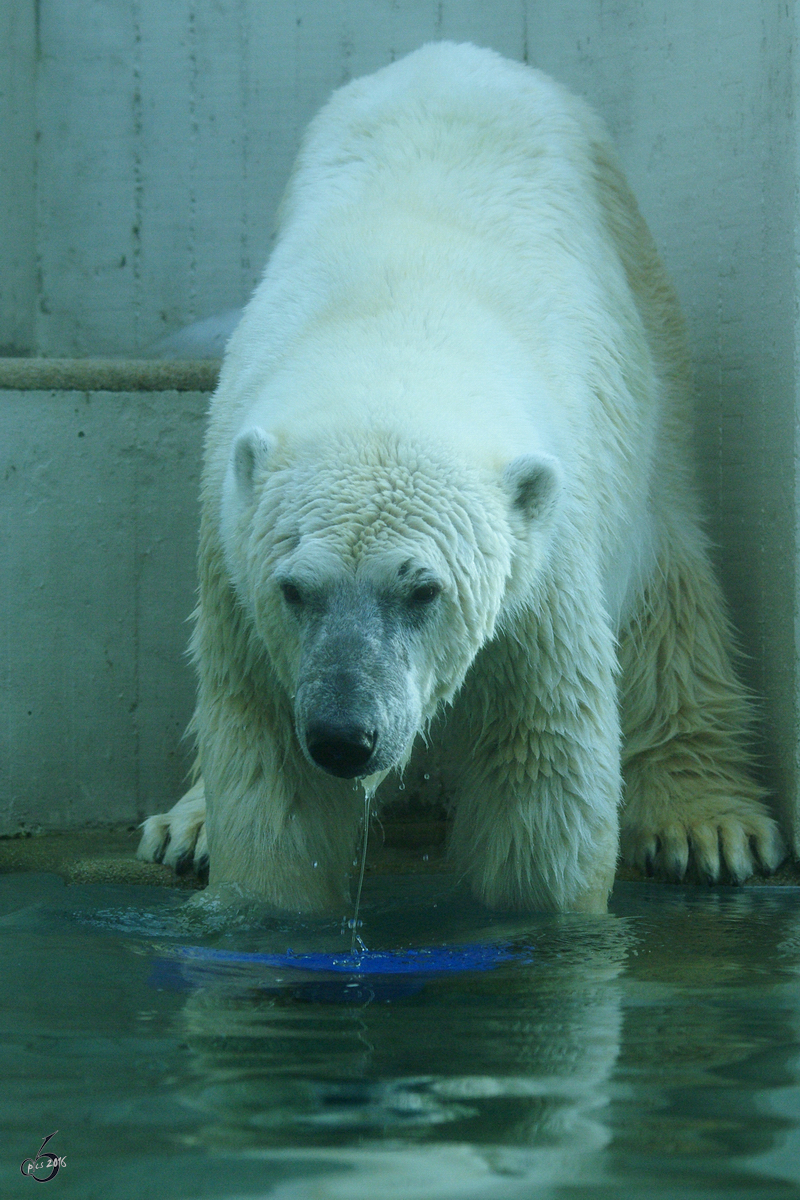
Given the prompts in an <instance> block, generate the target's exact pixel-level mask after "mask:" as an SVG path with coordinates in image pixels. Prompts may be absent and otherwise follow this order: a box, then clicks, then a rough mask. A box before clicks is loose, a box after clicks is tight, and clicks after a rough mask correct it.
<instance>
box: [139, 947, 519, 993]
mask: <svg viewBox="0 0 800 1200" xmlns="http://www.w3.org/2000/svg"><path fill="white" fill-rule="evenodd" d="M531 957H532V955H531V951H530V950H514V949H512V948H511V947H509V946H478V945H461V946H427V947H424V948H422V949H419V950H362V951H361V952H360V953H358V954H355V955H351V954H348V953H347V952H346V951H339V952H338V953H337V954H328V953H322V952H309V953H295V952H294V951H293V950H286V951H285V952H283V953H280V954H261V953H248V952H246V951H239V950H212V949H209V948H207V947H205V946H171V947H170V948H169V949H168V950H166V953H165V956H164V957H163V958H162V957H159V958H157V959H156V960H155V962H154V963H153V972H152V974H151V976H150V980H149V982H150V984H151V986H152V987H157V988H164V987H167V988H176V989H178V990H181V991H184V990H190V991H191V990H194V989H196V988H198V987H207V986H208V985H209V984H210V983H213V982H214V981H217V982H222V981H223V980H225V979H226V978H227V980H228V982H229V983H232V984H233V985H234V986H239V985H243V986H245V987H246V988H247V989H248V990H250V989H252V988H256V989H257V990H258V991H262V992H267V993H271V994H273V995H275V994H279V993H282V994H284V995H288V996H290V997H292V998H293V999H294V1000H301V1001H306V1002H312V1003H322V1004H369V1003H373V1002H378V1003H384V1004H385V1003H390V1002H391V1001H393V1000H401V999H403V998H405V997H407V996H413V995H414V994H415V993H416V992H419V991H421V990H422V988H423V987H425V985H426V984H427V983H429V982H430V981H431V980H434V979H436V978H439V977H441V976H442V975H450V976H453V975H455V974H456V973H457V972H466V971H488V970H491V969H492V968H493V967H497V966H500V965H502V964H503V963H509V962H517V963H528V962H530V961H531Z"/></svg>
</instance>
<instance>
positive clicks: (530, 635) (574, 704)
mask: <svg viewBox="0 0 800 1200" xmlns="http://www.w3.org/2000/svg"><path fill="white" fill-rule="evenodd" d="M545 591H546V595H543V596H542V598H541V603H540V604H539V605H538V607H537V611H535V612H534V611H532V612H531V613H529V614H528V615H527V616H526V617H525V618H524V619H523V622H522V623H521V624H520V625H519V626H518V627H516V628H515V629H514V630H513V631H512V632H509V633H508V634H501V635H500V636H499V637H496V638H495V639H493V641H492V642H491V643H490V644H489V645H488V646H487V647H486V648H485V649H484V650H483V651H482V653H481V655H480V656H479V659H478V660H477V661H476V663H475V664H474V666H473V672H472V676H471V678H470V679H468V681H467V684H466V685H465V687H464V688H463V690H462V692H461V694H460V695H459V699H458V701H457V702H456V706H455V708H454V711H453V714H452V718H451V719H452V721H453V723H454V733H453V744H452V751H451V758H452V760H453V762H454V763H455V764H456V765H455V767H454V768H452V769H453V771H454V776H455V779H456V781H457V782H456V787H455V795H454V819H453V829H452V835H451V839H450V848H449V849H450V855H451V858H452V859H453V860H454V862H455V866H456V868H457V869H458V870H459V871H460V873H462V874H463V875H465V876H466V877H467V878H469V879H470V882H471V884H472V888H473V891H474V892H475V894H476V895H477V896H478V898H479V899H480V900H482V901H483V902H484V903H486V904H488V905H489V906H491V907H494V908H515V909H525V910H529V911H530V910H536V909H539V910H550V911H552V910H556V911H574V912H595V913H599V912H605V911H606V905H607V900H608V895H609V892H610V891H611V887H612V885H613V882H614V874H615V870H616V864H617V854H618V848H619V832H618V806H619V801H620V795H621V775H620V760H619V722H618V715H617V696H616V687H615V678H614V673H615V646H614V638H613V635H612V633H611V630H610V628H609V627H608V625H607V623H606V621H605V619H604V618H603V616H602V614H601V613H600V612H599V611H598V606H597V604H596V603H584V604H581V603H580V600H579V597H580V583H579V573H577V572H576V573H575V574H574V575H573V576H572V577H571V578H570V577H569V576H568V575H565V573H564V572H562V573H561V574H560V576H559V577H558V580H557V582H556V580H553V582H552V584H551V586H549V587H547V588H546V589H545ZM588 591H589V592H590V593H593V594H596V593H595V592H594V589H593V588H591V587H590V588H588ZM453 751H454V753H453ZM459 763H460V767H459V766H458V764H459Z"/></svg>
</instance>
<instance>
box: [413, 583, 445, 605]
mask: <svg viewBox="0 0 800 1200" xmlns="http://www.w3.org/2000/svg"><path fill="white" fill-rule="evenodd" d="M441 592H442V585H441V584H440V583H433V582H428V583H421V584H420V585H419V587H415V588H414V590H413V592H411V594H410V595H409V597H408V603H409V605H410V606H411V608H427V607H428V605H430V604H433V602H434V600H436V599H437V598H438V597H439V596H440V595H441Z"/></svg>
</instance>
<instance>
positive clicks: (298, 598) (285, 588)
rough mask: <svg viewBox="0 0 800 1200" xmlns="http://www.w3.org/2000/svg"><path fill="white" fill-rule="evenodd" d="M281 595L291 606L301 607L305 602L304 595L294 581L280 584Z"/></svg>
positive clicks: (285, 581)
mask: <svg viewBox="0 0 800 1200" xmlns="http://www.w3.org/2000/svg"><path fill="white" fill-rule="evenodd" d="M280 587H281V595H282V596H283V598H284V600H285V601H286V603H287V604H288V605H289V607H290V608H300V607H301V606H302V603H303V597H302V595H301V594H300V589H299V587H297V585H296V584H294V583H289V581H288V580H284V582H283V583H282V584H281V585H280Z"/></svg>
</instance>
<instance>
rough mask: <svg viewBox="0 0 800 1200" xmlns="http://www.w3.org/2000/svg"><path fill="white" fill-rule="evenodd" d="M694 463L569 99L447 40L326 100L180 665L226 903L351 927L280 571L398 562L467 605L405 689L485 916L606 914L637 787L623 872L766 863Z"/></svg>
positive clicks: (226, 449)
mask: <svg viewBox="0 0 800 1200" xmlns="http://www.w3.org/2000/svg"><path fill="white" fill-rule="evenodd" d="M690 438H691V434H690V388H689V383H688V369H687V358H686V349H685V343H684V335H683V329H682V324H681V318H680V314H679V312H678V308H677V304H676V301H675V298H674V295H673V292H672V289H671V287H670V285H669V283H668V281H667V279H666V277H665V274H664V271H663V268H662V266H661V263H660V261H659V259H658V256H657V253H656V251H655V248H654V246H653V243H652V240H651V238H650V235H649V233H648V231H647V229H646V227H645V225H644V223H643V221H642V219H641V217H640V215H639V213H638V210H637V208H636V204H635V202H634V200H633V198H632V196H631V194H630V192H629V190H628V187H627V184H626V182H625V180H624V178H623V176H622V174H621V171H620V168H619V166H618V163H617V159H616V156H615V153H614V151H613V149H612V147H611V146H610V143H609V140H608V137H607V134H606V131H605V129H604V127H603V125H602V123H601V122H600V121H599V120H598V119H597V118H596V117H595V116H594V115H593V114H592V113H591V112H590V111H589V110H588V109H587V108H586V106H585V105H584V104H583V103H582V102H580V101H579V100H577V99H575V98H574V97H571V96H570V95H568V94H567V93H566V92H565V91H564V90H563V89H562V88H560V87H559V86H557V85H556V84H555V83H553V82H552V81H551V80H549V79H547V78H546V77H545V76H543V75H541V74H540V73H538V72H536V71H533V70H530V69H528V68H527V67H523V66H521V65H519V64H515V63H510V62H507V61H504V60H503V59H501V58H500V57H498V56H497V55H496V54H494V53H492V52H489V51H485V50H478V49H476V48H474V47H471V46H454V45H449V44H445V43H443V44H438V45H430V46H426V47H423V48H422V49H421V50H419V51H418V52H416V53H415V54H412V55H410V56H409V57H408V58H406V59H404V60H402V61H400V62H398V63H395V64H393V65H392V66H390V67H387V68H386V69H384V70H382V71H379V72H378V73H377V74H375V75H373V76H370V77H369V78H366V79H363V80H358V81H356V82H354V83H351V84H349V85H348V86H347V87H344V88H342V89H341V90H340V91H338V92H337V93H335V95H334V96H333V98H332V99H331V101H330V102H329V104H328V105H327V106H326V108H324V109H323V111H322V112H321V113H320V114H319V116H318V117H317V118H316V119H315V120H314V122H312V125H311V127H310V129H309V131H308V134H307V136H306V139H305V142H304V144H303V148H302V150H301V153H300V156H299V158H298V162H297V166H296V168H295V171H294V174H293V177H292V180H291V182H290V184H289V187H288V190H287V194H286V197H285V200H284V203H283V207H282V214H281V226H280V235H279V239H278V241H277V244H276V248H275V251H274V253H273V255H272V258H271V260H270V262H269V265H268V267H267V270H266V273H265V277H264V280H263V282H262V283H261V285H260V286H259V288H258V289H257V291H256V293H255V295H254V297H253V299H252V301H251V303H250V304H249V306H248V307H247V309H246V310H245V313H244V316H243V318H242V321H241V323H240V325H239V327H238V328H237V330H236V332H235V334H234V336H233V338H232V339H231V342H230V345H229V348H228V352H227V355H226V358H225V362H224V364H223V369H222V375H221V379H220V385H219V388H218V390H217V393H216V395H215V397H214V401H213V404H212V411H211V419H210V426H209V433H208V440H207V447H206V460H205V473H204V482H203V518H202V532H201V549H200V588H201V595H200V605H199V609H198V616H197V625H196V630H195V636H194V642H193V648H194V655H195V659H196V662H197V665H198V671H199V681H200V688H199V697H198V705H197V711H196V717H195V728H196V732H197V737H198V745H199V761H200V766H201V769H202V772H203V775H204V777H205V781H206V793H207V804H208V814H207V830H208V846H209V852H210V857H211V882H212V884H213V883H223V882H226V881H230V880H237V881H238V882H240V883H242V884H244V885H246V886H248V887H250V888H252V889H254V890H256V891H259V892H261V893H263V894H264V895H265V896H267V897H268V898H269V899H271V900H272V901H274V902H276V903H278V904H281V905H283V906H285V907H287V908H292V909H314V908H322V907H325V906H330V905H335V904H339V903H341V900H342V896H343V895H344V892H345V888H346V878H347V874H348V871H349V870H350V867H351V862H352V857H353V848H354V844H355V839H356V836H357V831H358V821H359V815H360V812H361V808H362V804H361V796H360V795H359V794H357V792H356V791H354V789H353V786H352V784H350V783H346V782H343V781H338V780H335V779H332V778H330V777H328V776H326V775H324V774H323V773H322V772H320V771H318V770H315V769H314V768H313V767H311V766H310V765H309V764H308V763H307V762H306V761H305V760H304V759H303V756H302V754H301V753H300V751H299V748H298V746H297V744H296V739H295V737H294V734H293V729H292V700H293V687H294V683H295V680H296V671H297V644H296V638H295V636H294V634H293V632H292V629H291V627H290V622H289V621H288V620H287V617H286V614H285V612H284V611H283V610H282V609H281V608H280V606H279V605H278V602H277V600H276V594H275V588H274V586H273V580H274V574H275V572H276V571H277V570H279V569H281V567H282V564H285V563H286V562H287V561H291V562H293V563H295V565H296V561H295V560H298V561H299V562H300V565H301V566H302V568H303V569H305V570H306V571H312V572H313V571H316V572H318V574H319V576H320V578H325V579H329V580H334V579H335V578H336V576H337V573H339V574H342V575H348V577H353V578H356V577H358V578H361V577H363V578H365V579H368V580H370V581H372V582H374V583H375V585H376V586H390V585H391V582H392V578H393V576H394V573H395V572H396V569H397V566H398V564H399V561H400V560H401V559H402V558H403V557H404V556H410V557H416V558H417V559H419V560H420V561H423V562H424V563H426V564H429V565H431V567H432V569H434V568H435V569H436V570H437V571H439V572H440V573H441V574H442V575H443V576H445V577H446V579H447V582H448V590H447V597H448V600H447V603H448V605H449V607H447V606H446V607H445V609H443V611H445V612H446V613H447V617H446V620H445V621H444V622H443V623H440V625H439V626H438V627H437V634H436V637H435V638H433V637H432V636H431V637H430V638H429V639H428V641H427V642H425V643H424V645H425V647H426V649H425V650H424V653H422V652H420V653H421V659H420V654H418V655H417V658H418V659H420V661H417V662H416V664H415V667H414V669H415V670H416V671H419V672H421V678H422V676H424V679H423V680H422V682H421V683H420V685H419V686H420V689H421V690H420V695H421V697H422V700H421V703H422V713H423V716H422V719H421V722H420V724H421V725H423V726H425V727H426V728H429V729H430V740H431V744H432V747H433V749H434V750H435V751H437V752H439V756H440V759H441V763H442V764H443V765H442V769H443V770H444V771H445V775H446V778H447V780H448V791H449V794H450V796H451V799H452V803H453V812H454V816H453V831H452V840H451V853H452V855H453V857H454V859H455V862H456V864H457V866H458V868H459V869H460V870H461V871H463V872H464V873H466V874H467V875H468V876H469V878H470V879H471V880H472V883H473V887H474V889H475V891H476V893H477V894H478V895H479V896H480V897H482V898H483V899H484V900H485V901H486V902H488V903H490V904H496V905H511V906H516V907H527V908H533V907H537V908H555V909H589V910H593V911H601V910H603V909H604V907H605V903H606V897H607V894H608V891H609V889H610V887H611V883H612V880H613V877H614V870H615V865H616V861H617V854H618V848H619V835H620V829H619V811H620V801H621V797H622V774H623V768H624V771H625V775H626V780H627V793H626V795H627V803H626V807H625V809H624V811H623V813H622V836H623V847H624V849H625V851H626V852H627V854H628V855H629V857H630V858H631V859H632V861H635V862H638V863H639V864H640V865H643V864H644V863H645V862H647V861H649V862H650V863H652V864H653V865H654V866H655V868H656V869H659V868H661V869H664V870H665V871H667V872H668V873H669V874H672V875H680V874H681V873H682V872H683V871H684V870H685V869H686V865H687V862H688V860H689V858H690V855H691V856H693V858H694V862H695V865H696V866H697V868H698V869H699V870H700V872H701V873H702V874H705V875H707V876H709V877H710V878H717V877H719V875H720V870H721V866H720V863H721V862H722V868H723V869H725V870H727V872H728V874H729V875H731V876H733V877H734V878H737V879H738V878H744V877H746V876H747V875H748V874H750V873H751V872H752V871H753V870H754V869H755V867H756V866H757V865H759V864H760V865H762V866H764V867H766V868H771V867H774V866H775V865H776V864H777V862H778V861H779V859H780V857H781V853H782V847H781V842H780V837H779V835H778V833H777V829H776V827H775V825H774V823H773V822H772V821H771V819H770V817H769V815H768V813H767V811H766V810H765V808H764V807H763V804H762V802H761V800H760V797H759V792H758V789H757V787H756V786H755V785H754V784H753V783H752V782H751V781H750V780H749V778H748V777H747V775H746V773H745V767H746V763H745V759H746V755H745V752H744V750H743V737H744V734H745V731H746V726H747V719H748V713H747V703H746V700H745V697H744V695H743V692H742V690H741V688H740V686H739V684H738V683H737V681H736V679H735V677H734V674H733V672H732V669H731V665H730V636H729V632H728V627H727V622H726V618H725V615H724V609H723V606H722V602H721V598H720V595H719V591H718V588H717V585H716V582H715V580H714V578H713V575H712V572H711V570H710V567H709V564H708V558H707V554H706V548H705V543H704V538H703V534H702V532H701V529H700V525H699V522H698V513H697V504H696V500H695V497H694V493H693V484H692V470H691V461H690V460H691V453H690ZM237 439H238V441H237ZM237 462H238V466H237ZM537 464H539V467H540V469H541V472H542V476H541V477H542V479H544V480H545V481H546V484H545V486H543V487H542V489H541V497H542V503H541V505H539V503H538V500H537V498H536V496H537V494H536V489H535V488H534V490H533V492H532V493H531V495H532V496H533V499H532V500H531V502H530V504H529V505H528V506H527V508H526V506H525V504H523V503H517V502H516V501H519V499H520V494H521V490H520V489H521V488H522V484H521V483H520V480H522V481H523V483H524V480H525V478H526V477H534V478H535V477H536V469H537ZM381 496H382V497H383V499H382V500H380V502H379V500H378V499H376V497H381ZM529 498H530V497H529ZM293 555H294V556H295V558H294V559H293V558H292V556H293ZM298 556H299V559H298ZM621 737H624V745H623V748H622V751H621V749H620V742H621ZM419 744H420V739H419V738H418V739H417V743H416V744H415V746H414V747H412V746H409V748H408V750H409V753H410V752H411V751H412V749H413V750H415V751H416V748H417V747H418V746H419ZM380 794H381V793H380V792H379V793H378V798H380ZM195 808H196V804H195ZM179 810H180V804H179V805H178V806H176V808H175V809H173V814H177V813H179ZM193 811H194V810H193ZM154 820H162V821H163V818H154ZM167 820H168V821H170V820H171V821H172V822H173V824H174V825H175V826H176V827H177V820H178V818H177V817H173V816H172V814H168V816H167ZM160 828H162V829H163V826H161V827H160ZM175 834H176V830H173V837H174V836H175ZM148 836H149V835H148V834H147V833H146V835H145V838H146V839H147V838H148ZM154 840H157V839H156V838H155V835H152V836H150V840H149V842H147V841H146V845H145V844H144V843H143V845H145V850H144V854H145V856H146V857H149V856H152V853H153V848H152V847H153V842H154ZM162 844H163V839H162ZM720 855H721V856H722V857H721V859H720Z"/></svg>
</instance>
